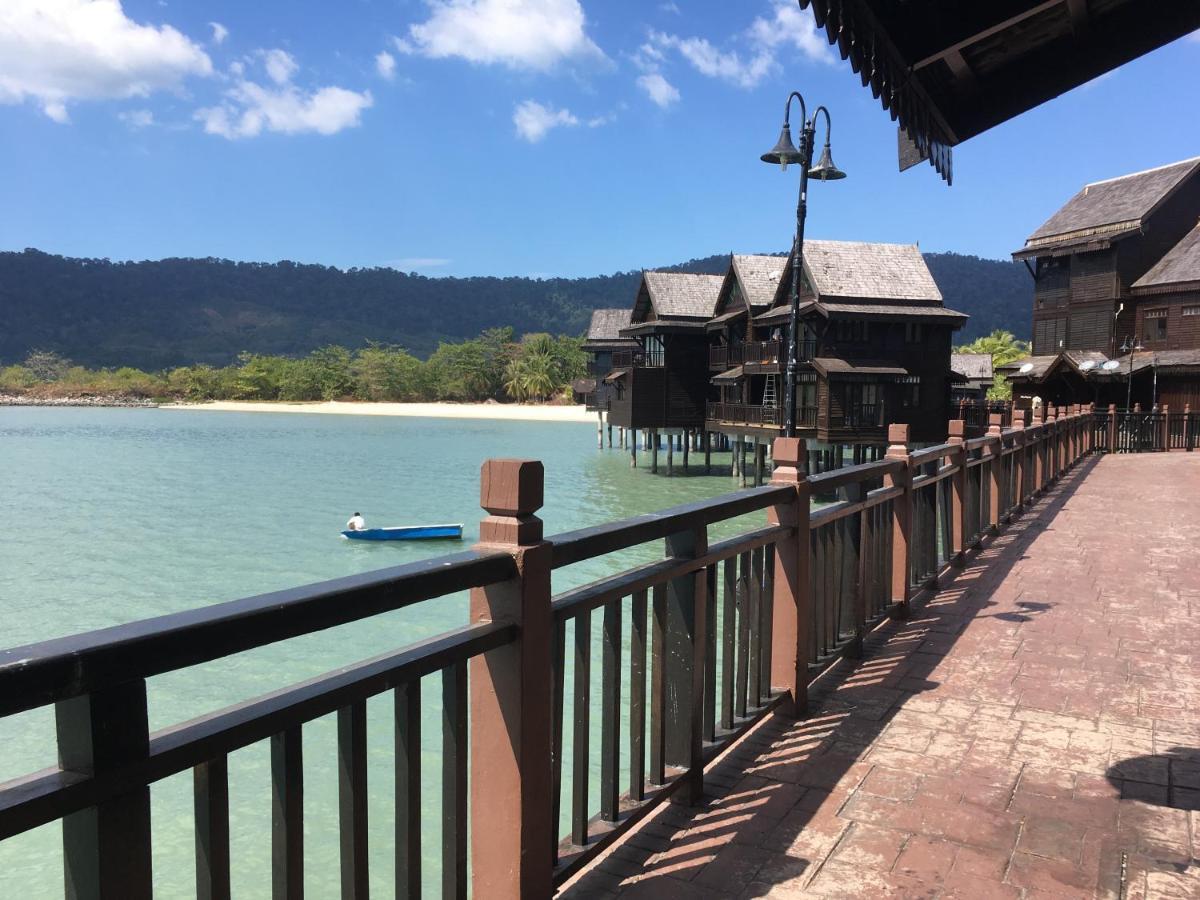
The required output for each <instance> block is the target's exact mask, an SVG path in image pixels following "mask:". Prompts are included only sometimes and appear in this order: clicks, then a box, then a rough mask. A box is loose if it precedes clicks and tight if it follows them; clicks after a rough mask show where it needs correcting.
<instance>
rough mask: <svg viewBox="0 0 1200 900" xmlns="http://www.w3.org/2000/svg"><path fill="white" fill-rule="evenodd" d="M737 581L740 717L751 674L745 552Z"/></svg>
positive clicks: (748, 581) (736, 705)
mask: <svg viewBox="0 0 1200 900" xmlns="http://www.w3.org/2000/svg"><path fill="white" fill-rule="evenodd" d="M738 569H739V571H738V582H737V688H736V696H735V709H736V712H737V715H738V716H739V717H740V718H745V716H746V694H747V691H748V689H749V675H750V615H749V612H748V609H747V607H748V606H749V605H750V554H749V553H743V554H742V558H741V563H740V564H739V566H738Z"/></svg>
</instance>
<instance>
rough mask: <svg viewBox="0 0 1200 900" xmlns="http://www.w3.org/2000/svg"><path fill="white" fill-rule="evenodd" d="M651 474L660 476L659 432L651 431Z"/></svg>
mask: <svg viewBox="0 0 1200 900" xmlns="http://www.w3.org/2000/svg"><path fill="white" fill-rule="evenodd" d="M650 474H651V475H657V474H658V431H657V429H653V430H651V431H650Z"/></svg>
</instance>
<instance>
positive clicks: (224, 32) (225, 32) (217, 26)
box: [208, 22, 229, 44]
mask: <svg viewBox="0 0 1200 900" xmlns="http://www.w3.org/2000/svg"><path fill="white" fill-rule="evenodd" d="M208 27H209V28H211V29H212V42H213V43H214V44H223V43H225V38H227V37H229V29H228V28H226V27H225V26H224V25H222V24H221V23H220V22H209V23H208Z"/></svg>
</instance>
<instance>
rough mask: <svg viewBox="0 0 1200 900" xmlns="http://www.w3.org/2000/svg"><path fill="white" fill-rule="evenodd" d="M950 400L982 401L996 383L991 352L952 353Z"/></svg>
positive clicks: (956, 401)
mask: <svg viewBox="0 0 1200 900" xmlns="http://www.w3.org/2000/svg"><path fill="white" fill-rule="evenodd" d="M950 373H951V384H950V400H951V401H952V402H953V403H959V402H961V401H972V402H981V401H984V400H986V399H987V393H988V391H990V390H991V389H992V385H993V384H995V383H996V379H995V373H994V372H993V371H992V355H991V354H990V353H951V354H950Z"/></svg>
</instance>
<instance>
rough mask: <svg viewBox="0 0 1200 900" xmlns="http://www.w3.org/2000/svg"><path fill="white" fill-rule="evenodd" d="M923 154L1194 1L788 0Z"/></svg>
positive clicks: (1156, 36)
mask: <svg viewBox="0 0 1200 900" xmlns="http://www.w3.org/2000/svg"><path fill="white" fill-rule="evenodd" d="M798 2H799V4H800V6H801V8H810V7H811V9H812V11H813V15H814V17H815V18H816V21H817V25H818V26H819V27H821V28H824V29H825V31H826V33H827V35H828V37H829V42H830V43H831V44H835V45H837V47H838V50H839V51H840V53H841V55H842V57H843V58H844V59H847V60H848V61H849V62H850V65H851V67H852V68H853V70H854V71H855V72H856V73H857V74H858V75H859V77H860V78H861V79H862V83H863V85H864V86H866V87H869V88H870V90H871V93H872V94H873V95H874V96H875V97H877V98H878V99H879V101H880V103H881V104H882V105H883V108H884V109H886V110H887V111H888V112H889V113H890V114H891V117H892V119H893V120H895V121H897V123H898V124H899V126H900V129H901V132H902V134H901V141H900V165H901V168H902V169H904V168H908V167H909V166H911V165H914V164H916V163H917V162H920V161H921V160H923V159H928V160H929V162H930V164H931V165H933V167H934V168H935V169H937V171H938V172H939V173H940V174H941V175H942V177H943V178H945V179H946V181H947V182H949V181H951V180H952V174H953V172H952V165H951V153H950V148H951V147H953V146H954V145H955V144H959V143H961V142H962V141H965V140H967V139H968V138H971V137H974V136H975V135H977V134H979V133H980V132H983V131H986V130H987V129H989V128H991V127H993V126H995V125H999V124H1000V123H1001V122H1005V121H1007V120H1008V119H1011V118H1013V117H1014V116H1017V115H1020V114H1021V113H1023V112H1025V111H1026V110H1029V109H1032V108H1033V107H1035V106H1037V105H1039V104H1041V103H1044V102H1046V101H1047V100H1050V99H1052V98H1054V97H1057V96H1058V95H1059V94H1062V93H1064V92H1065V91H1069V90H1071V89H1072V88H1075V87H1078V86H1079V85H1081V84H1085V83H1086V82H1088V81H1091V80H1092V79H1093V78H1097V77H1099V76H1100V75H1103V74H1104V73H1105V72H1108V71H1111V70H1112V69H1115V68H1117V67H1118V66H1121V65H1124V64H1125V63H1127V62H1129V61H1130V60H1132V59H1136V58H1137V57H1139V56H1141V55H1143V54H1145V53H1148V52H1150V51H1151V50H1154V49H1156V48H1158V47H1161V46H1162V45H1163V44H1166V43H1169V42H1170V41H1173V40H1175V39H1177V38H1180V37H1182V36H1184V35H1186V34H1188V33H1190V32H1192V31H1196V30H1197V29H1200V2H1198V0H1153V2H1147V0H987V2H982V0H971V2H963V0H798Z"/></svg>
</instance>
